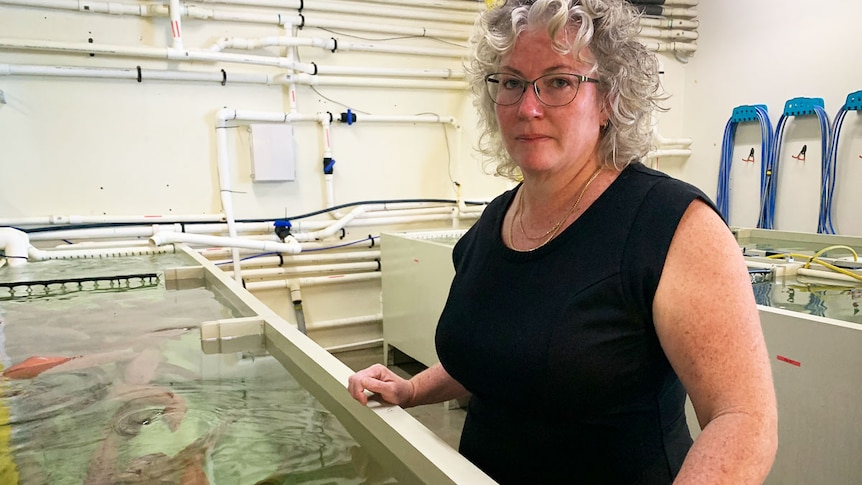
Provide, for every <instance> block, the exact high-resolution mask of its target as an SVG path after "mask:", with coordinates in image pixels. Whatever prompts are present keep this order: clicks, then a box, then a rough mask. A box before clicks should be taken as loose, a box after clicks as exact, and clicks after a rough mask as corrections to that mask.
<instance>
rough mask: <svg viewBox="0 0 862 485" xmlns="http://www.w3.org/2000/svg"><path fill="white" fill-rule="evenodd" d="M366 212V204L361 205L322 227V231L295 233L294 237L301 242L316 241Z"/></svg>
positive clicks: (330, 234) (333, 232)
mask: <svg viewBox="0 0 862 485" xmlns="http://www.w3.org/2000/svg"><path fill="white" fill-rule="evenodd" d="M363 212H365V206H359V207H356V208H354V209H353V210H351V211H350V212H349V213H348V214H347V215H346V216H344V217H342V218H340V219H338V220H337V221H335V222H334V223H332V224H330V225H329V226H328V227H326V228H324V229H321V230H320V231H316V232H311V233H298V234H294V235H293V237H295V238H296V240H297V241H299V242H304V241H314V240H319V239H326V238H327V237H329V236H332V235H333V234H335V233H336V232H338V231H340V230H341V229H343V228H344V226H346V225H347V224H349V223H350V222H351V221H353V220H354V219H356V216H358V215H360V214H362V213H363Z"/></svg>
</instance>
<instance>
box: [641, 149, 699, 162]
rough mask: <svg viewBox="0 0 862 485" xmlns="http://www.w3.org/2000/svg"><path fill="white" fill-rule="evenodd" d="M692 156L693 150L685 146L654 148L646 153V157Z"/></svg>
mask: <svg viewBox="0 0 862 485" xmlns="http://www.w3.org/2000/svg"><path fill="white" fill-rule="evenodd" d="M688 156H691V150H689V149H685V148H679V149H667V150H652V151H650V152H649V153H647V154H646V158H647V159H648V160H649V159H653V158H660V157H688Z"/></svg>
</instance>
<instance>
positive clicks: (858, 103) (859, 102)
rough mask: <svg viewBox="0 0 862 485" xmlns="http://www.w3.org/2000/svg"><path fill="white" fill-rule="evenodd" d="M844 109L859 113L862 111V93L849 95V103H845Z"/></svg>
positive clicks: (857, 92)
mask: <svg viewBox="0 0 862 485" xmlns="http://www.w3.org/2000/svg"><path fill="white" fill-rule="evenodd" d="M844 109H846V110H847V111H859V110H860V109H862V91H856V92H855V93H850V94H848V95H847V101H846V102H845V103H844Z"/></svg>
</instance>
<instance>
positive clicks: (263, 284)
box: [245, 271, 381, 291]
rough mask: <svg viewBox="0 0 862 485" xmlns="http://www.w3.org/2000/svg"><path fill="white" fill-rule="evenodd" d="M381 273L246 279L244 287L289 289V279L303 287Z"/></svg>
mask: <svg viewBox="0 0 862 485" xmlns="http://www.w3.org/2000/svg"><path fill="white" fill-rule="evenodd" d="M380 278H381V273H380V272H379V271H375V272H373V273H350V274H343V275H332V276H312V277H307V278H295V279H294V280H266V281H248V282H246V284H245V287H246V289H247V290H248V291H256V290H277V289H285V288H287V289H290V282H291V281H298V282H299V284H300V285H301V286H302V287H303V288H305V287H309V286H322V285H335V284H340V283H356V282H361V281H373V280H379V279H380Z"/></svg>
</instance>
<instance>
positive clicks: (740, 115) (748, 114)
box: [730, 104, 768, 123]
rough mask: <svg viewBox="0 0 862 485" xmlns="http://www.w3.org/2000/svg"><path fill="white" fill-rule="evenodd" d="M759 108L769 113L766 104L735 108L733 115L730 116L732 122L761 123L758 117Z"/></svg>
mask: <svg viewBox="0 0 862 485" xmlns="http://www.w3.org/2000/svg"><path fill="white" fill-rule="evenodd" d="M757 108H760V109H762V110H763V111H768V110H767V108H766V105H765V104H754V105H742V106H737V107H736V108H733V114H732V115H731V116H730V121H732V122H734V123H741V122H743V121H759V120H760V118H758V116H757Z"/></svg>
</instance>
